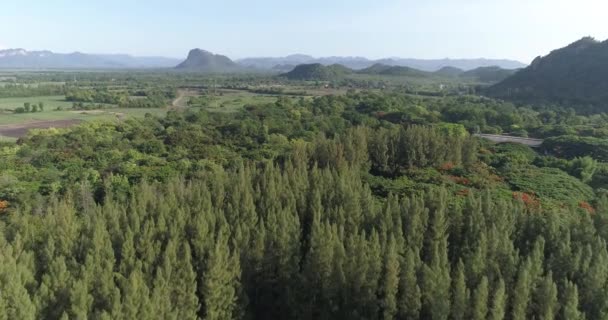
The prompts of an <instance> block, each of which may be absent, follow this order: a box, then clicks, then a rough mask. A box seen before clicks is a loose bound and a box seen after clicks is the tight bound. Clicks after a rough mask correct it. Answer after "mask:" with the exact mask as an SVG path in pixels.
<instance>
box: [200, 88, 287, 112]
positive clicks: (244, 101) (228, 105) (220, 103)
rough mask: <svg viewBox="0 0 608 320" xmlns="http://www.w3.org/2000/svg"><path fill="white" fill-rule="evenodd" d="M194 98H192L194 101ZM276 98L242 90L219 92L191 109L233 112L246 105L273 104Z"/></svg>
mask: <svg viewBox="0 0 608 320" xmlns="http://www.w3.org/2000/svg"><path fill="white" fill-rule="evenodd" d="M191 98H192V97H191ZM196 98H197V97H194V99H196ZM277 98H278V97H277V96H275V95H265V94H257V93H252V92H248V91H244V90H220V91H218V94H216V95H210V96H208V97H207V99H206V102H205V103H204V104H202V105H197V104H194V105H193V107H199V108H201V107H202V108H204V109H205V110H207V111H209V112H235V111H239V110H241V109H242V108H243V107H244V106H247V105H257V104H266V103H274V102H276V101H277Z"/></svg>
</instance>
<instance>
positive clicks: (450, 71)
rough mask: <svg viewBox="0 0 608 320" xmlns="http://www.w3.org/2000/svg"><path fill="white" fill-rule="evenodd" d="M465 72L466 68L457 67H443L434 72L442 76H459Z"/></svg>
mask: <svg viewBox="0 0 608 320" xmlns="http://www.w3.org/2000/svg"><path fill="white" fill-rule="evenodd" d="M463 73H464V70H462V69H459V68H455V67H449V66H448V67H443V68H441V69H439V70H437V71H435V72H434V74H436V75H438V76H442V77H459V76H460V75H462V74H463Z"/></svg>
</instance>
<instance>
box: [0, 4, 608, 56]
mask: <svg viewBox="0 0 608 320" xmlns="http://www.w3.org/2000/svg"><path fill="white" fill-rule="evenodd" d="M606 12H608V1H606V0H576V1H572V0H365V1H364V0H306V1H303V0H296V1H294V0H213V1H207V0H172V1H161V0H137V1H135V0H53V1H49V0H20V1H9V0H5V1H1V2H0V21H1V22H2V27H1V28H0V48H17V47H19V48H25V49H28V50H33V49H48V50H52V51H56V52H72V51H81V52H88V53H130V54H136V55H164V56H171V57H184V56H185V55H186V54H187V52H188V50H189V49H191V48H195V47H200V48H203V49H207V50H209V51H214V52H218V53H223V54H226V55H228V56H230V57H232V58H242V57H246V56H280V55H287V54H292V53H306V54H311V55H314V56H330V55H348V56H366V57H370V58H380V57H390V56H398V57H408V58H410V57H411V58H445V57H450V58H476V57H487V58H512V59H518V60H521V61H523V62H530V61H531V59H533V58H534V57H535V56H537V55H541V54H542V55H544V54H547V53H548V52H549V51H550V50H552V49H555V48H558V47H562V46H565V45H567V44H569V43H571V42H573V41H575V40H577V39H579V38H581V37H583V36H593V37H595V38H597V39H600V40H605V39H606V38H608V20H607V19H606Z"/></svg>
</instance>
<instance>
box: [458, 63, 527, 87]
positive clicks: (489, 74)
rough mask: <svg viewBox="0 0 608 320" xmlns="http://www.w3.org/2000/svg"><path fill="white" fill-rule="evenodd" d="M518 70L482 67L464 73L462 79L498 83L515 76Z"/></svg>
mask: <svg viewBox="0 0 608 320" xmlns="http://www.w3.org/2000/svg"><path fill="white" fill-rule="evenodd" d="M516 72H517V70H512V69H511V70H509V69H503V68H501V67H496V66H495V67H480V68H477V69H473V70H470V71H467V72H464V73H462V74H461V75H460V76H461V77H462V78H467V79H472V80H475V81H479V82H484V83H497V82H500V81H503V80H505V79H506V78H508V77H510V76H512V75H513V74H515V73H516Z"/></svg>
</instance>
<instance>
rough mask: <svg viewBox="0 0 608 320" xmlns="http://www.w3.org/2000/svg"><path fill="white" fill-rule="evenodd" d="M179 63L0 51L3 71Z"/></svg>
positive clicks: (132, 58) (140, 66)
mask: <svg viewBox="0 0 608 320" xmlns="http://www.w3.org/2000/svg"><path fill="white" fill-rule="evenodd" d="M177 62H178V60H176V59H171V58H161V57H134V56H129V55H108V54H105V55H104V54H86V53H81V52H74V53H54V52H51V51H46V50H45V51H27V50H25V49H7V50H0V68H3V69H7V68H10V69H108V68H111V69H117V68H165V67H170V66H174V65H175V64H176V63H177Z"/></svg>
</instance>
